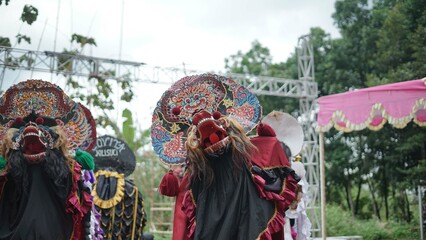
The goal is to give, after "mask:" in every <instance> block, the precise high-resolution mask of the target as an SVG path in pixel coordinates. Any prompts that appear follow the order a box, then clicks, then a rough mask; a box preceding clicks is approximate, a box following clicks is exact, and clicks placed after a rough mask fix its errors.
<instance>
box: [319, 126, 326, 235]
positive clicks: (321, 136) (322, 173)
mask: <svg viewBox="0 0 426 240" xmlns="http://www.w3.org/2000/svg"><path fill="white" fill-rule="evenodd" d="M319 147H320V178H321V188H320V189H321V234H322V239H323V240H325V239H326V238H327V232H326V229H325V226H326V222H325V165H324V164H325V161H324V133H323V132H320V133H319Z"/></svg>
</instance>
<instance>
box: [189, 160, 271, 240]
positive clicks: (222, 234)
mask: <svg viewBox="0 0 426 240" xmlns="http://www.w3.org/2000/svg"><path fill="white" fill-rule="evenodd" d="M231 158H232V156H231V154H230V153H229V152H228V153H227V154H225V155H222V156H220V157H210V159H209V164H210V166H211V167H212V169H213V171H214V182H213V184H212V185H211V186H210V187H209V188H207V189H204V187H203V182H202V181H197V182H193V183H192V184H191V191H192V194H193V198H194V201H195V205H196V219H195V222H196V228H195V234H194V239H203V240H204V239H206V240H207V239H211V240H217V239H220V240H251V239H257V238H258V237H259V236H260V235H261V233H262V232H263V231H264V230H266V229H267V227H268V222H269V221H270V220H271V219H272V218H273V216H274V214H275V204H274V203H273V202H271V201H267V200H265V199H261V198H260V197H259V194H258V192H257V189H256V187H255V184H254V182H253V180H252V177H251V172H250V169H249V167H248V166H247V164H246V163H245V161H242V162H241V166H240V167H239V168H238V167H237V168H235V167H234V165H233V162H232V159H231Z"/></svg>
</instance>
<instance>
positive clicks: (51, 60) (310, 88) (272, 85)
mask: <svg viewBox="0 0 426 240" xmlns="http://www.w3.org/2000/svg"><path fill="white" fill-rule="evenodd" d="M0 67H3V69H5V68H7V69H16V70H27V71H38V72H46V73H55V74H62V75H64V76H80V77H88V78H90V77H101V78H105V79H114V80H116V81H122V80H125V79H131V80H133V81H135V82H146V83H158V84H167V85H171V84H173V83H174V82H175V81H177V80H179V79H180V78H182V77H184V76H188V75H193V74H200V73H202V72H200V71H197V70H188V69H182V68H162V67H157V66H149V65H147V64H145V63H142V62H130V61H122V60H114V59H106V58H97V57H89V56H85V55H73V54H66V53H58V52H50V51H30V50H23V49H17V48H7V47H0ZM225 75H227V76H229V77H231V78H232V79H234V80H235V81H236V82H238V83H240V84H241V85H243V86H244V87H246V88H247V89H249V90H250V91H252V92H253V93H255V94H257V95H271V96H279V97H293V98H308V99H314V98H316V97H317V95H316V92H317V85H316V83H315V82H313V81H310V80H291V79H281V78H271V77H255V76H250V75H244V74H232V73H231V74H225ZM1 80H3V79H1Z"/></svg>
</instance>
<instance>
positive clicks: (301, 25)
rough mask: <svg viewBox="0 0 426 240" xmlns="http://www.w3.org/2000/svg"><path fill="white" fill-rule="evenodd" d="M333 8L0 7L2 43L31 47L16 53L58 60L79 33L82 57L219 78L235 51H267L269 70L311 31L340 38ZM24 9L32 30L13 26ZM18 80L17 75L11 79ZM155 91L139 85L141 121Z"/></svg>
mask: <svg viewBox="0 0 426 240" xmlns="http://www.w3.org/2000/svg"><path fill="white" fill-rule="evenodd" d="M334 2H335V1H334V0H323V1H312V0H298V1H288V0H287V1H286V0H266V1H259V0H232V1H230V0H215V1H199V0H182V1H175V0H143V1H141V0H120V1H117V0H115V1H113V0H102V1H101V0H57V1H53V0H50V1H45V0H30V1H25V3H24V2H22V1H19V0H12V1H10V4H9V6H4V5H2V6H0V29H2V30H1V33H0V36H2V37H9V38H11V40H12V42H13V41H15V36H16V34H18V33H21V34H25V35H28V36H30V37H31V38H32V44H31V45H28V44H21V45H19V46H16V47H18V48H24V49H32V50H37V49H39V50H41V51H44V50H49V51H53V50H55V51H58V52H61V51H62V50H63V49H65V48H66V49H72V48H77V46H76V45H72V44H71V43H70V38H71V34H73V33H78V34H81V35H84V36H88V37H93V38H94V39H95V40H96V42H97V47H88V48H86V49H84V52H83V54H85V55H91V56H95V57H103V58H111V59H118V58H120V56H121V59H122V60H126V61H135V62H144V63H147V64H149V65H151V66H160V67H171V66H173V67H183V66H185V67H186V68H188V69H198V70H203V71H211V70H214V71H220V70H223V68H224V59H225V58H226V57H229V56H230V55H232V54H235V53H236V52H237V51H239V50H241V51H243V52H245V51H248V50H249V49H250V47H251V43H252V42H253V41H254V40H258V41H259V42H260V43H261V44H262V45H263V46H265V47H267V48H269V49H270V52H271V55H272V56H273V61H274V62H283V61H286V59H287V58H288V57H289V56H290V53H292V52H294V49H295V47H296V45H297V42H298V38H299V37H300V36H302V35H304V34H307V33H309V29H310V28H311V27H321V28H322V29H324V30H325V31H326V32H328V33H330V34H331V36H332V37H338V31H337V29H336V28H335V27H334V26H333V20H332V18H331V14H332V13H333V12H334ZM123 3H124V4H123ZM25 4H32V5H34V6H35V7H37V8H38V10H39V18H38V20H37V21H36V22H35V23H34V24H33V25H31V26H28V25H26V24H22V23H21V22H20V21H19V17H20V13H21V12H22V8H23V6H24V5H25ZM58 4H59V6H58ZM123 6H124V10H123V11H122V7H123ZM58 9H59V12H58ZM122 12H123V14H122ZM58 13H59V14H58ZM39 46H40V47H39ZM22 74H23V73H22ZM20 77H23V75H22V76H20V75H18V76H17V77H15V76H14V77H13V78H14V79H18V78H20ZM176 80H177V79H176ZM154 85H155V84H154ZM154 85H153V84H151V86H149V87H148V86H146V85H145V86H144V87H142V88H141V89H144V90H143V92H142V90H141V92H140V93H139V94H140V95H141V97H140V99H139V100H138V101H140V106H142V105H143V110H141V113H140V114H139V115H143V116H139V117H141V118H142V119H144V121H147V119H148V120H150V114H151V112H152V109H153V105H154V106H155V102H156V100H158V99H159V98H160V96H161V94H162V92H163V91H164V90H165V87H164V86H162V87H155V86H154ZM145 96H146V97H145ZM141 98H142V100H141ZM144 99H145V100H144ZM145 104H147V105H148V104H149V106H145ZM141 108H142V107H141ZM147 125H148V124H145V125H144V126H147Z"/></svg>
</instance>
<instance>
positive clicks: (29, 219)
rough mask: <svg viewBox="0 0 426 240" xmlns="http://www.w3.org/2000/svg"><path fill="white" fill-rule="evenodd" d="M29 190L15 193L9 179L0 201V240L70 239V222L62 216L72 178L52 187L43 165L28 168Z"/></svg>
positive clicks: (67, 217) (69, 216)
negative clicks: (61, 184) (60, 185)
mask: <svg viewBox="0 0 426 240" xmlns="http://www.w3.org/2000/svg"><path fill="white" fill-rule="evenodd" d="M27 170H28V171H27V174H28V175H27V176H28V182H29V183H28V188H27V189H26V190H23V191H19V192H18V191H17V186H16V183H15V181H13V178H11V177H10V176H8V180H7V182H6V184H5V187H4V191H3V195H2V196H1V198H0V239H1V240H5V239H13V240H42V239H43V240H48V239H55V240H62V239H64V240H65V239H66V240H68V239H70V237H71V234H72V230H73V221H72V217H71V215H70V214H68V213H66V212H65V201H66V198H67V196H68V193H69V191H70V188H71V180H72V175H71V174H69V178H68V179H66V180H65V182H64V185H63V186H62V187H58V186H55V184H54V183H53V181H52V179H50V178H49V176H48V175H47V174H46V173H45V172H44V169H43V165H42V164H35V165H28V169H27Z"/></svg>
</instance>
